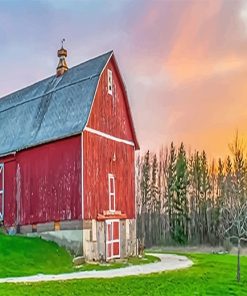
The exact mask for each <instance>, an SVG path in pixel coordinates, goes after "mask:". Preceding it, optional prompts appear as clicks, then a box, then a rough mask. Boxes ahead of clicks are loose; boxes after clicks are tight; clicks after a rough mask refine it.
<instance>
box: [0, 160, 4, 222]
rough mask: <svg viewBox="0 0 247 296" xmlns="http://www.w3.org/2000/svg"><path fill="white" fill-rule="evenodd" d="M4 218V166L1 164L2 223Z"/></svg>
mask: <svg viewBox="0 0 247 296" xmlns="http://www.w3.org/2000/svg"><path fill="white" fill-rule="evenodd" d="M3 218H4V164H3V163H0V222H1V221H3Z"/></svg>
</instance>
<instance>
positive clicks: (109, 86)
mask: <svg viewBox="0 0 247 296" xmlns="http://www.w3.org/2000/svg"><path fill="white" fill-rule="evenodd" d="M112 88H113V79H112V70H110V69H107V89H108V94H109V95H111V96H112Z"/></svg>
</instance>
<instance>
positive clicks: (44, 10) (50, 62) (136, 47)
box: [0, 0, 247, 156]
mask: <svg viewBox="0 0 247 296" xmlns="http://www.w3.org/2000/svg"><path fill="white" fill-rule="evenodd" d="M63 37H64V38H65V39H66V43H65V47H66V48H67V50H68V54H69V56H68V65H69V67H71V66H74V65H76V64H79V63H81V62H83V61H85V60H87V59H89V58H91V57H94V56H96V55H99V54H102V53H104V52H106V51H108V50H111V49H113V50H114V52H115V55H116V58H117V60H118V64H119V66H120V69H121V72H122V75H123V78H124V80H125V83H126V86H127V91H128V94H129V100H130V104H131V106H132V113H133V117H134V122H135V126H136V131H137V135H138V138H139V141H140V145H141V147H142V149H143V150H145V149H147V148H150V149H151V150H154V149H157V147H159V146H160V145H162V144H165V145H166V144H169V143H170V142H171V141H172V140H173V141H175V142H176V143H178V142H180V141H184V142H185V144H186V146H187V147H191V148H192V149H195V148H196V149H200V150H201V149H205V150H206V151H208V153H209V154H210V155H211V156H224V155H225V154H226V153H228V145H227V144H228V143H229V142H230V141H231V140H232V138H233V136H234V132H235V131H236V130H237V129H238V130H239V133H240V135H241V136H242V137H246V139H247V1H238V0H232V1H230V0H229V1H227V0H225V1H223V0H212V1H211V0H194V1H189V0H187V1H186V0H183V1H182V0H180V1H178V0H177V1H176V0H170V1H168V0H159V1H158V0H157V1H151V0H135V1H132V0H117V1H113V0H98V1H96V0H95V1H94V0H85V1H84V0H81V1H79V0H77V1H75V0H67V1H65V0H59V1H57V0H42V1H35V0H33V1H31V0H29V1H28V0H25V1H23V0H20V1H17V0H16V1H14V0H0V50H1V54H0V65H1V68H0V96H4V95H6V94H8V93H10V92H13V91H15V90H17V89H20V88H22V87H25V86H27V85H29V84H31V83H34V82H36V81H38V80H41V79H43V78H45V77H47V76H50V75H52V74H54V73H55V69H56V65H57V62H58V60H57V57H56V51H57V49H58V48H59V46H60V40H61V39H62V38H63ZM0 128H1V123H0Z"/></svg>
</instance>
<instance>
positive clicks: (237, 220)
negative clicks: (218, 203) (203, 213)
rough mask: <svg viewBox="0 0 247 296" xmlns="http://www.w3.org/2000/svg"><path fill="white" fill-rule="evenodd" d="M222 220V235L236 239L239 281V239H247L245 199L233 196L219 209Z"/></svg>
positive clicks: (238, 279)
mask: <svg viewBox="0 0 247 296" xmlns="http://www.w3.org/2000/svg"><path fill="white" fill-rule="evenodd" d="M221 212H222V213H221V215H222V220H223V224H222V226H223V235H224V236H226V237H228V238H229V239H230V240H237V243H238V260H237V276H236V278H237V281H238V282H239V281H240V249H241V241H247V201H245V202H241V201H240V200H239V199H237V198H233V199H232V200H231V202H229V203H227V204H226V205H225V206H224V207H222V210H221Z"/></svg>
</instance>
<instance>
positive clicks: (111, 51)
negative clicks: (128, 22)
mask: <svg viewBox="0 0 247 296" xmlns="http://www.w3.org/2000/svg"><path fill="white" fill-rule="evenodd" d="M112 53H113V50H109V51H108V52H106V53H103V54H100V55H98V56H95V57H93V58H91V59H89V60H85V61H84V62H82V63H80V64H77V65H75V66H73V67H71V68H69V70H72V69H75V68H77V67H79V66H81V65H83V64H86V63H88V62H91V61H93V60H95V59H97V58H101V57H103V56H105V55H108V54H112ZM68 73H69V72H68ZM99 74H100V73H99ZM55 77H56V74H54V75H51V76H48V77H46V78H43V79H41V80H39V81H36V82H34V83H31V84H30V85H27V86H25V87H23V88H20V89H17V90H15V91H13V92H11V93H9V94H6V95H4V96H3V97H0V104H1V100H3V99H7V98H8V97H9V96H11V95H14V94H15V93H18V92H20V91H23V90H25V89H27V88H29V87H32V86H35V85H36V84H38V83H41V82H44V81H45V80H49V79H51V78H55Z"/></svg>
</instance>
